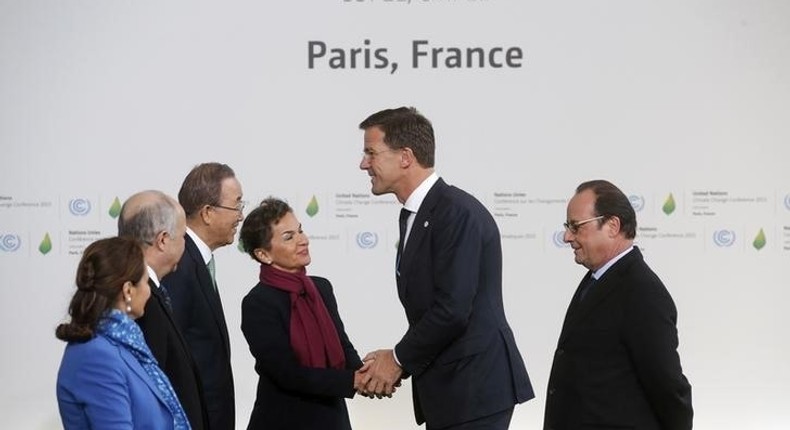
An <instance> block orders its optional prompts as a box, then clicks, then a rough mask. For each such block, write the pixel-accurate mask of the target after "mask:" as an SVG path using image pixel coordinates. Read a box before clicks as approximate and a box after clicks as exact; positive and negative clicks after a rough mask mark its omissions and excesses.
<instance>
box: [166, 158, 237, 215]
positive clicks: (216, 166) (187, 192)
mask: <svg viewBox="0 0 790 430" xmlns="http://www.w3.org/2000/svg"><path fill="white" fill-rule="evenodd" d="M235 176H236V173H234V172H233V169H231V168H230V167H229V166H228V165H227V164H221V163H203V164H198V165H197V166H195V167H194V168H193V169H192V170H191V171H190V172H189V174H187V177H186V178H184V182H183V183H182V184H181V189H180V190H179V191H178V202H179V203H181V207H183V208H184V213H185V214H186V216H187V218H191V217H192V216H194V215H195V214H197V213H198V212H199V211H200V208H202V207H203V206H205V205H210V206H216V205H218V204H220V198H221V197H222V181H224V180H225V179H227V178H233V177H235Z"/></svg>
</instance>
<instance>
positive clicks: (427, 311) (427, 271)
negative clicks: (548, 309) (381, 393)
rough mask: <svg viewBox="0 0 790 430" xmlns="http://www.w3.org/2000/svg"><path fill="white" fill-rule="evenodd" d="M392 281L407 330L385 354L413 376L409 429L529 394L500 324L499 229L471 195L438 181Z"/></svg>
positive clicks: (454, 420) (465, 417) (469, 416)
mask: <svg viewBox="0 0 790 430" xmlns="http://www.w3.org/2000/svg"><path fill="white" fill-rule="evenodd" d="M396 277H397V284H398V296H399V297H400V301H401V304H402V305H403V308H404V310H405V311H406V317H407V319H408V321H409V329H408V331H407V332H406V334H405V335H404V336H403V338H402V339H401V341H400V342H399V343H398V344H397V345H396V346H395V353H396V355H397V357H398V359H399V361H400V362H401V365H402V366H403V369H404V371H405V372H406V373H407V374H410V375H411V376H412V377H413V381H412V387H413V392H414V410H415V415H416V419H417V423H418V424H421V423H422V422H424V421H427V423H428V425H429V426H430V427H437V428H441V427H446V426H449V425H455V424H459V423H463V422H466V421H470V420H475V419H479V418H482V417H485V416H487V415H491V414H494V413H497V412H501V411H504V410H506V409H509V408H512V407H513V405H515V404H517V403H521V402H525V401H527V400H529V399H531V398H533V397H534V394H533V391H532V386H531V384H530V381H529V377H528V376H527V369H526V367H525V366H524V361H523V360H522V358H521V355H520V353H519V351H518V347H517V346H516V341H515V338H514V336H513V332H512V331H511V329H510V326H509V325H508V322H507V320H506V319H505V311H504V306H503V303H502V248H501V243H500V234H499V229H498V228H497V225H496V223H495V222H494V219H493V217H492V216H491V214H490V213H489V212H488V210H486V208H485V207H484V206H483V205H482V204H481V203H480V202H479V201H477V199H475V198H474V197H472V196H471V195H469V194H467V193H465V192H464V191H462V190H460V189H458V188H455V187H451V186H448V185H447V184H445V183H444V181H443V180H441V179H439V180H438V182H436V184H434V185H433V187H431V189H430V190H429V191H428V194H427V195H426V196H425V199H424V200H423V202H422V204H421V206H420V209H419V211H418V212H417V214H416V215H415V218H414V223H413V225H412V229H411V232H410V234H409V237H408V240H407V241H406V247H405V249H404V250H403V254H402V256H401V258H400V263H399V267H398V270H397V273H396Z"/></svg>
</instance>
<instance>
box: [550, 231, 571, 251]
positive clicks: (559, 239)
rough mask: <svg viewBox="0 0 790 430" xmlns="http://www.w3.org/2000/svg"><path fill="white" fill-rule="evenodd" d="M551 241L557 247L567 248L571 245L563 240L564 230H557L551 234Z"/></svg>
mask: <svg viewBox="0 0 790 430" xmlns="http://www.w3.org/2000/svg"><path fill="white" fill-rule="evenodd" d="M551 241H552V242H553V243H554V246H556V247H557V248H567V247H569V246H571V244H570V243H567V242H565V230H557V231H555V232H554V234H553V235H552V236H551Z"/></svg>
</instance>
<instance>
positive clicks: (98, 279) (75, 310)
mask: <svg viewBox="0 0 790 430" xmlns="http://www.w3.org/2000/svg"><path fill="white" fill-rule="evenodd" d="M145 270H146V269H145V260H144V259H143V250H142V249H141V248H140V244H139V243H138V242H137V241H136V240H134V239H131V238H128V237H111V238H107V239H100V240H97V241H96V242H93V243H91V244H90V245H88V247H87V248H85V252H84V253H83V254H82V259H80V263H79V265H78V266H77V279H76V283H77V291H75V292H74V296H73V297H72V298H71V304H69V315H70V316H71V321H69V322H67V323H63V324H60V325H59V326H58V328H57V329H55V336H56V337H57V338H58V339H60V340H63V341H66V342H85V341H87V340H90V339H91V338H92V337H93V336H94V334H95V330H96V324H98V322H99V319H100V318H101V316H102V315H104V314H105V313H106V312H107V311H109V310H110V309H111V308H112V307H113V306H115V304H116V303H117V301H118V298H119V297H120V295H121V291H122V289H123V285H124V283H126V282H127V281H129V282H131V283H132V284H136V283H137V282H139V281H140V279H141V278H142V277H143V275H144V273H145Z"/></svg>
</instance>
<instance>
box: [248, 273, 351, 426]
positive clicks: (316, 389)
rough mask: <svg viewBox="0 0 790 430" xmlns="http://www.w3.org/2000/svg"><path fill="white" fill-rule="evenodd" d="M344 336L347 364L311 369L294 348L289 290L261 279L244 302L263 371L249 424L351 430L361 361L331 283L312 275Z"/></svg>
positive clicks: (257, 366)
mask: <svg viewBox="0 0 790 430" xmlns="http://www.w3.org/2000/svg"><path fill="white" fill-rule="evenodd" d="M311 279H313V282H314V283H315V286H316V288H317V289H318V291H319V293H320V294H321V298H322V299H323V301H324V304H325V305H326V308H327V310H328V311H329V315H330V316H331V317H332V321H333V322H334V323H335V329H337V334H338V336H339V337H340V344H341V346H342V347H343V351H344V353H345V358H346V366H345V369H323V368H310V367H305V366H302V365H300V364H299V363H298V361H297V359H296V355H295V354H294V352H293V348H292V347H291V339H290V322H291V298H290V295H289V293H288V292H286V291H283V290H279V289H277V288H274V287H272V286H269V285H265V284H262V283H259V284H258V285H256V286H255V287H253V288H252V290H250V292H249V293H248V294H247V296H246V297H244V300H242V302H241V330H242V332H244V337H245V338H246V339H247V343H248V344H249V346H250V352H251V353H252V355H253V357H255V371H256V372H257V373H258V375H259V380H258V390H257V395H256V398H255V405H254V406H253V409H252V416H251V417H250V423H249V426H248V427H247V428H248V429H250V430H252V429H263V430H278V429H283V430H286V429H288V430H313V429H326V430H347V429H350V428H351V424H350V421H349V418H348V411H347V409H346V402H345V399H344V398H346V397H348V398H351V397H353V396H354V370H356V369H358V368H360V367H361V366H362V361H361V360H360V358H359V354H357V351H356V350H355V349H354V346H353V345H352V344H351V342H350V341H349V339H348V335H347V334H346V332H345V329H344V328H343V322H342V321H341V319H340V315H339V314H338V311H337V301H336V300H335V296H334V294H333V293H332V285H331V284H330V283H329V281H327V280H326V279H324V278H319V277H311Z"/></svg>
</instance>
